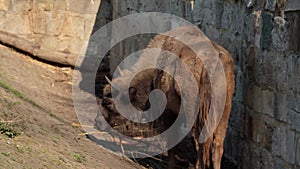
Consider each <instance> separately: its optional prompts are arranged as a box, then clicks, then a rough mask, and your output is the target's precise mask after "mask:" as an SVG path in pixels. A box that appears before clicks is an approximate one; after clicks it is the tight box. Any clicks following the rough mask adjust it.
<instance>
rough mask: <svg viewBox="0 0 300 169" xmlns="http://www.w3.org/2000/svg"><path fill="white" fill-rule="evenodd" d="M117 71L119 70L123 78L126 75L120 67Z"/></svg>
mask: <svg viewBox="0 0 300 169" xmlns="http://www.w3.org/2000/svg"><path fill="white" fill-rule="evenodd" d="M117 69H118V71H119V73H120V75H121V76H123V75H124V72H123V71H122V69H121V68H120V67H119V66H118V67H117Z"/></svg>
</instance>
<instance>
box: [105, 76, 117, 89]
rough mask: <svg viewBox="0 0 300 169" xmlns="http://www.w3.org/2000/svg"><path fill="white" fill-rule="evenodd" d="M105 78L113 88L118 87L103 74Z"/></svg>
mask: <svg viewBox="0 0 300 169" xmlns="http://www.w3.org/2000/svg"><path fill="white" fill-rule="evenodd" d="M105 79H106V80H107V82H108V83H109V84H110V86H111V87H113V88H115V89H118V87H117V86H115V85H114V84H113V82H112V81H111V80H109V78H108V77H107V76H105Z"/></svg>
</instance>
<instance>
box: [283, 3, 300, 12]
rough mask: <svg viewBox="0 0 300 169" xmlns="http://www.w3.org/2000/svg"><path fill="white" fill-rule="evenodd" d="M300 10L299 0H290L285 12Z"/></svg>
mask: <svg viewBox="0 0 300 169" xmlns="http://www.w3.org/2000/svg"><path fill="white" fill-rule="evenodd" d="M298 10H300V3H299V1H298V0H288V1H287V5H286V7H285V11H298Z"/></svg>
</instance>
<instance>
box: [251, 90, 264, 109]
mask: <svg viewBox="0 0 300 169" xmlns="http://www.w3.org/2000/svg"><path fill="white" fill-rule="evenodd" d="M253 109H254V110H255V111H256V112H260V113H261V112H262V110H263V99H262V90H261V88H259V87H257V86H254V87H253Z"/></svg>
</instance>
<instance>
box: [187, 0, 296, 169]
mask: <svg viewBox="0 0 300 169" xmlns="http://www.w3.org/2000/svg"><path fill="white" fill-rule="evenodd" d="M193 20H194V23H195V24H197V25H198V26H199V27H201V28H202V30H203V31H204V32H205V33H206V34H207V35H208V36H209V37H210V38H211V39H213V40H215V41H216V42H218V43H219V44H220V45H222V46H224V47H225V48H226V49H228V50H229V51H230V52H231V54H232V56H233V58H234V60H235V75H236V77H235V79H236V91H235V97H234V104H233V111H232V115H231V119H230V126H229V130H228V133H227V138H226V147H225V153H226V156H227V157H230V158H231V159H232V160H233V161H235V162H236V164H238V166H239V167H241V168H243V169H256V168H276V169H287V168H299V167H300V85H299V84H300V58H299V57H300V46H299V45H300V34H299V32H300V7H299V2H297V0H289V1H288V3H286V1H281V0H277V1H276V0H266V1H265V0H256V1H255V0H249V1H247V0H226V1H219V0H210V1H207V0H196V1H195V8H194V10H193Z"/></svg>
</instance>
